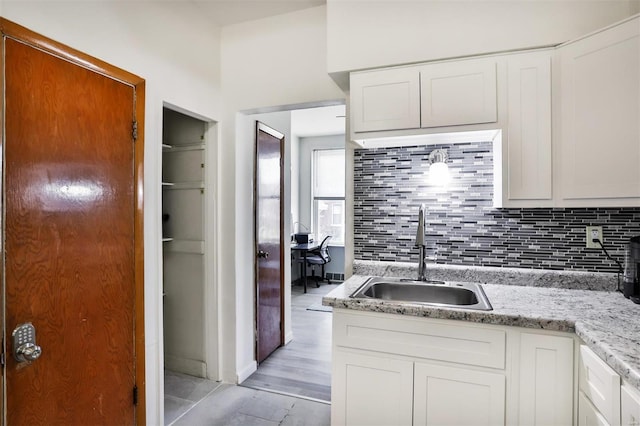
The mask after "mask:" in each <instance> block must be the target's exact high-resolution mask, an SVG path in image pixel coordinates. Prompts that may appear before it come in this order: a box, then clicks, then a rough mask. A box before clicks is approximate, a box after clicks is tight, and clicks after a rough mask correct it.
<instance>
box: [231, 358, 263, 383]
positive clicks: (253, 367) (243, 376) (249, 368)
mask: <svg viewBox="0 0 640 426" xmlns="http://www.w3.org/2000/svg"><path fill="white" fill-rule="evenodd" d="M257 370H258V363H257V362H255V361H251V362H250V363H249V364H247V365H246V366H245V367H244V368H242V369H241V370H240V371H238V375H237V382H236V383H238V384H240V383H242V382H244V381H245V380H247V378H248V377H249V376H250V375H252V374H253V373H255V372H256V371H257Z"/></svg>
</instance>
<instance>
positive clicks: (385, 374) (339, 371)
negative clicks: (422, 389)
mask: <svg viewBox="0 0 640 426" xmlns="http://www.w3.org/2000/svg"><path fill="white" fill-rule="evenodd" d="M412 396H413V362H411V361H405V360H398V359H391V358H385V357H378V356H372V355H365V354H362V353H354V352H346V351H341V350H339V349H336V350H335V351H334V358H333V375H332V383H331V424H332V425H334V426H337V425H367V426H374V425H380V426H383V425H411V422H412Z"/></svg>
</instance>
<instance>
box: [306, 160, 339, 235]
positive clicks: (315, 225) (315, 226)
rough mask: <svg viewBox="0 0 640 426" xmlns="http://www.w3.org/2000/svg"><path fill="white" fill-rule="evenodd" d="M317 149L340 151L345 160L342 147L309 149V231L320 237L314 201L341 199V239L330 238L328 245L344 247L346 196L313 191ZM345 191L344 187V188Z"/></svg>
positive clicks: (315, 176)
mask: <svg viewBox="0 0 640 426" xmlns="http://www.w3.org/2000/svg"><path fill="white" fill-rule="evenodd" d="M318 151H342V152H344V153H345V161H346V152H345V149H344V148H320V149H314V150H312V151H311V231H312V232H313V234H315V236H316V237H317V238H320V235H319V234H318V209H317V208H316V201H342V202H343V210H342V217H343V223H342V224H340V225H342V232H343V241H340V240H338V239H337V238H335V236H334V238H332V239H331V241H330V242H329V245H331V246H335V247H344V244H345V241H344V240H346V221H347V218H346V199H345V198H346V197H345V196H342V197H322V196H316V194H315V192H316V190H315V188H316V178H317V173H316V152H318ZM343 185H344V186H343V188H345V187H346V182H343ZM345 191H346V188H345ZM333 216H334V215H333V211H332V212H331V223H332V224H333V223H334V221H333Z"/></svg>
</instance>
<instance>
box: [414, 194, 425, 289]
mask: <svg viewBox="0 0 640 426" xmlns="http://www.w3.org/2000/svg"><path fill="white" fill-rule="evenodd" d="M425 209H426V206H425V205H424V204H421V205H420V210H418V232H417V233H416V247H418V250H419V252H418V256H419V263H418V281H426V280H427V264H426V255H425V248H426V245H425V243H424V212H425Z"/></svg>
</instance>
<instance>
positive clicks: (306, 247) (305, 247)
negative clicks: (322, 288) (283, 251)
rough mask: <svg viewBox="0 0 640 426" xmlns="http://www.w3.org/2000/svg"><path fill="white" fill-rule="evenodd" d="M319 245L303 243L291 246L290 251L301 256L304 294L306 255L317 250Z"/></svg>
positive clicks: (305, 290) (305, 289)
mask: <svg viewBox="0 0 640 426" xmlns="http://www.w3.org/2000/svg"><path fill="white" fill-rule="evenodd" d="M319 248H320V243H316V242H312V243H303V244H291V251H299V252H300V253H301V254H302V282H303V283H304V292H305V293H306V292H307V253H309V252H310V251H313V250H318V249H319Z"/></svg>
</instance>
